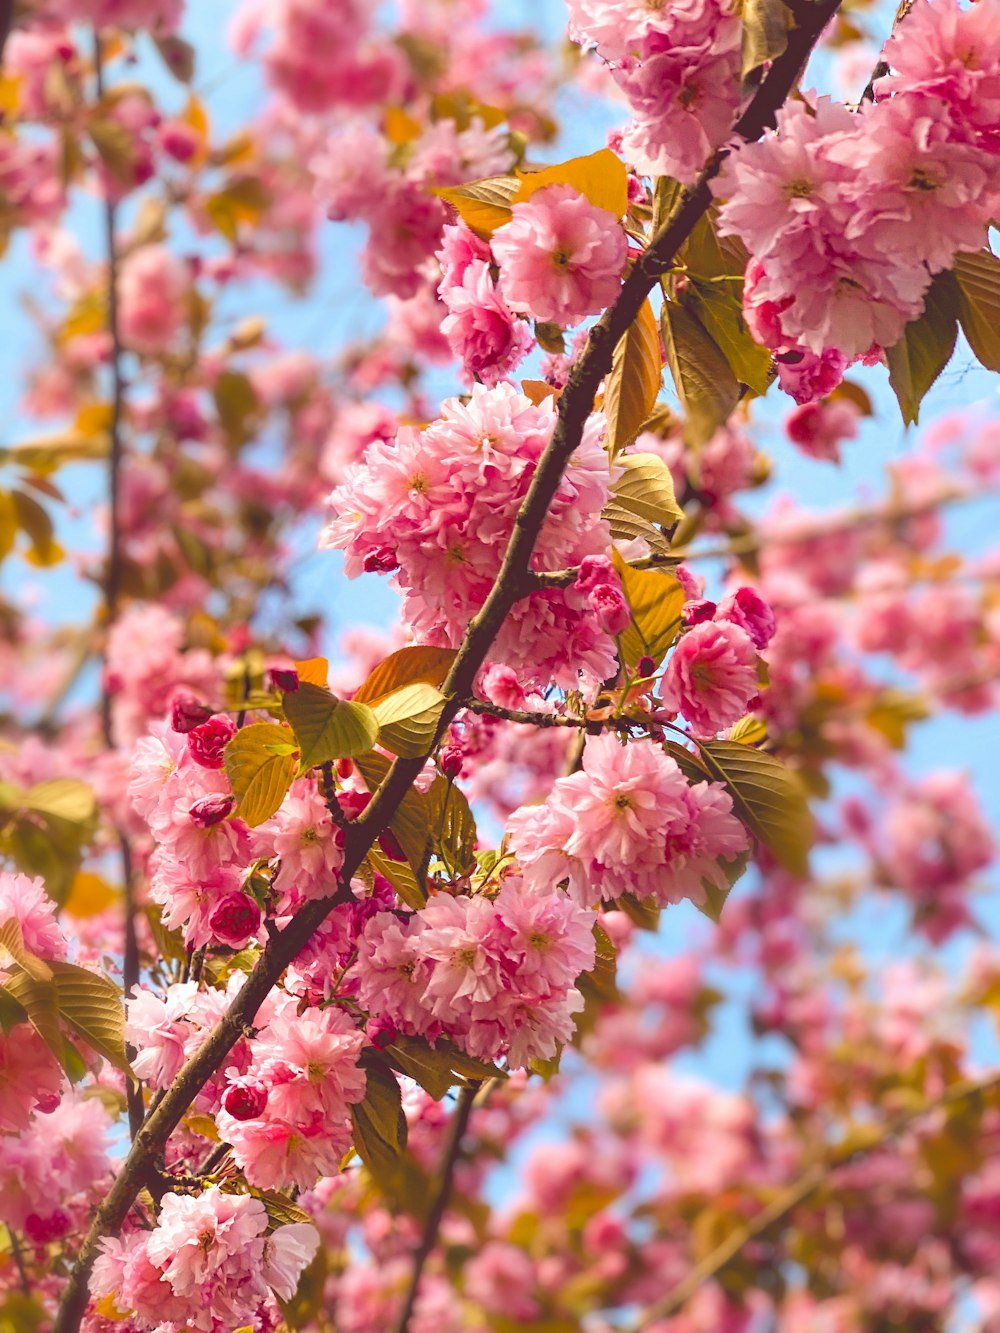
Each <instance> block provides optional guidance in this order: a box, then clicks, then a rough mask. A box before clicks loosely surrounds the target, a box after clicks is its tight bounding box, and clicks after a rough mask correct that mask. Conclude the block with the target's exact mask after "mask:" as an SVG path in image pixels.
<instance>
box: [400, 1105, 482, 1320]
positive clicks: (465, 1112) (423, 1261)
mask: <svg viewBox="0 0 1000 1333" xmlns="http://www.w3.org/2000/svg"><path fill="white" fill-rule="evenodd" d="M478 1091H479V1084H478V1083H470V1084H469V1086H468V1087H467V1088H463V1089H462V1091H461V1092H460V1093H459V1094H458V1103H457V1105H456V1106H455V1110H454V1112H453V1113H452V1117H451V1122H450V1123H449V1125H448V1138H447V1140H446V1141H445V1145H444V1152H443V1153H442V1154H441V1164H440V1167H439V1169H438V1187H437V1193H436V1194H435V1196H434V1201H433V1203H432V1204H431V1206H430V1211H429V1212H428V1214H427V1219H426V1221H425V1222H424V1229H423V1232H422V1233H421V1236H420V1244H419V1245H418V1246H417V1248H416V1250H415V1251H414V1253H413V1268H412V1270H411V1272H410V1282H409V1286H408V1287H407V1289H406V1296H405V1297H404V1299H403V1307H402V1309H401V1310H400V1312H399V1318H398V1320H397V1321H396V1325H395V1333H408V1330H409V1327H410V1320H411V1319H412V1317H413V1307H414V1306H415V1305H416V1302H417V1296H418V1295H419V1293H420V1279H421V1278H422V1277H423V1275H424V1268H425V1267H426V1266H427V1260H428V1259H429V1258H430V1257H431V1255H432V1254H433V1252H434V1247H435V1246H436V1245H437V1242H438V1233H439V1232H440V1230H441V1223H442V1221H443V1220H444V1215H445V1212H446V1211H447V1208H448V1202H449V1200H450V1199H451V1191H452V1188H453V1187H454V1184H455V1167H456V1165H457V1164H458V1156H459V1153H460V1152H461V1150H462V1140H463V1139H464V1138H465V1132H466V1130H467V1129H468V1128H469V1117H470V1116H471V1115H472V1107H473V1105H474V1103H475V1100H476V1094H477V1093H478Z"/></svg>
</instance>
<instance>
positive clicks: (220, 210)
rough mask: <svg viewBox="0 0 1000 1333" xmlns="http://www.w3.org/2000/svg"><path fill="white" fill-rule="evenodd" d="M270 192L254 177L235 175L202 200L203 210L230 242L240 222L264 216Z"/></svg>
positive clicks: (249, 223) (234, 237)
mask: <svg viewBox="0 0 1000 1333" xmlns="http://www.w3.org/2000/svg"><path fill="white" fill-rule="evenodd" d="M270 202H271V195H270V192H269V191H268V189H267V187H266V186H265V185H264V182H263V181H262V180H261V179H260V178H259V177H258V176H236V177H234V178H233V179H232V180H230V181H229V182H228V184H227V185H226V186H225V187H224V188H223V189H221V190H217V191H216V192H215V193H214V194H210V195H209V196H208V198H207V199H206V200H205V212H206V213H207V214H208V216H209V217H210V218H211V220H212V222H213V224H214V225H215V227H216V228H217V230H218V231H220V232H221V233H222V235H223V236H225V238H226V239H227V240H228V241H231V242H232V243H233V244H234V245H235V244H236V242H237V240H238V239H239V231H240V225H241V224H243V223H246V224H247V225H248V226H253V225H254V224H255V223H257V222H259V221H260V219H261V218H262V217H263V215H264V211H265V210H266V208H267V206H268V204H269V203H270Z"/></svg>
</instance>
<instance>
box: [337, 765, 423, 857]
mask: <svg viewBox="0 0 1000 1333" xmlns="http://www.w3.org/2000/svg"><path fill="white" fill-rule="evenodd" d="M354 763H355V765H356V767H357V769H358V771H359V772H360V774H361V776H362V777H363V778H364V780H365V786H366V787H367V788H368V790H369V791H370V792H371V793H372V794H373V795H374V794H375V792H376V791H377V790H378V788H379V786H380V784H381V783H382V781H383V779H384V778H385V775H386V774H387V773H388V771H389V760H388V759H386V757H385V755H383V754H378V753H377V752H375V751H372V752H371V753H370V754H363V755H356V756H355V759H354ZM389 828H390V830H391V832H392V833H393V835H394V836H395V838H396V841H397V842H398V843H399V845H400V847H401V848H402V850H403V854H404V856H405V857H406V859H407V860H408V861H409V863H410V865H411V866H412V867H413V869H414V871H415V872H416V874H417V876H418V880H419V877H420V876H422V875H423V873H424V870H425V868H426V862H427V857H428V856H429V854H430V841H431V829H430V807H429V805H428V801H427V797H426V795H425V794H424V793H423V792H422V791H418V790H417V789H416V787H411V788H410V789H409V791H407V793H406V795H405V796H404V797H403V799H402V800H401V801H400V803H399V806H398V808H397V810H396V813H395V814H394V815H393V817H392V819H391V821H390V823H389ZM386 878H388V876H386Z"/></svg>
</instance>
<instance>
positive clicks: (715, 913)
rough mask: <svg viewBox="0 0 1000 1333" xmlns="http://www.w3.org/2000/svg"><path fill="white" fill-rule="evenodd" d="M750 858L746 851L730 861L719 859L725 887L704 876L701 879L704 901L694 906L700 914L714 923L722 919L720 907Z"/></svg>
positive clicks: (723, 905) (723, 904) (724, 903)
mask: <svg viewBox="0 0 1000 1333" xmlns="http://www.w3.org/2000/svg"><path fill="white" fill-rule="evenodd" d="M749 860H750V855H749V853H748V852H744V853H743V854H742V855H741V856H736V857H734V858H733V859H732V860H731V861H720V862H719V865H720V866H721V868H722V870H723V872H724V874H725V876H726V880H727V883H726V886H725V888H719V886H718V885H717V884H716V883H715V881H714V880H711V879H708V878H705V879H703V880H702V881H701V883H702V888H703V889H704V890H705V900H704V902H700V903H696V904H695V906H696V907H697V908H698V911H699V912H701V914H702V916H707V917H708V919H709V921H714V922H715V924H716V925H718V924H719V922H720V921H721V920H722V909H723V907H725V905H726V899H727V898H728V897H729V895H730V893H731V892H732V890H733V886H734V885H735V883H736V881H737V880H738V879H739V878H740V876H741V875H742V874H743V872H744V871H745V870H746V868H747V864H748V862H749Z"/></svg>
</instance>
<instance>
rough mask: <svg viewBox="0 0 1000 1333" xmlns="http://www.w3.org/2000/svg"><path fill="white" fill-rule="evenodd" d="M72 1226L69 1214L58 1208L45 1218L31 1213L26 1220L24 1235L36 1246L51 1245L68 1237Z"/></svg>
mask: <svg viewBox="0 0 1000 1333" xmlns="http://www.w3.org/2000/svg"><path fill="white" fill-rule="evenodd" d="M71 1226H72V1222H71V1221H70V1217H69V1214H68V1213H64V1212H63V1210H62V1209H61V1208H57V1209H56V1210H55V1212H53V1213H49V1214H48V1215H47V1216H45V1217H40V1216H39V1214H38V1213H29V1214H28V1216H27V1217H26V1218H25V1219H24V1234H25V1235H26V1236H27V1237H28V1239H29V1240H30V1241H31V1242H32V1243H33V1244H34V1245H51V1244H52V1242H53V1241H54V1240H62V1238H63V1237H64V1236H68V1235H69V1230H70V1227H71Z"/></svg>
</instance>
